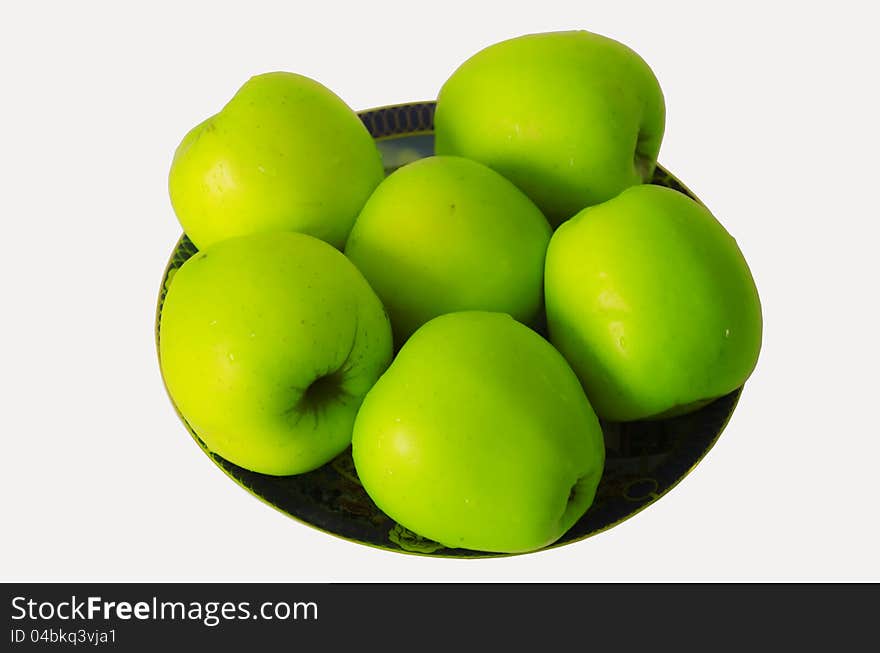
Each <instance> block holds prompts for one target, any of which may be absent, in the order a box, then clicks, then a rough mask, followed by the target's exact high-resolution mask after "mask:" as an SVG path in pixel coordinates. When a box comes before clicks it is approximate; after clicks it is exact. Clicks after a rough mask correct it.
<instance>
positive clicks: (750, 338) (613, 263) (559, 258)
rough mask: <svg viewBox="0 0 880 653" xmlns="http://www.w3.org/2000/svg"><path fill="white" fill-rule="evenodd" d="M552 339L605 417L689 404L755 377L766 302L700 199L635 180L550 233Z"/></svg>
mask: <svg viewBox="0 0 880 653" xmlns="http://www.w3.org/2000/svg"><path fill="white" fill-rule="evenodd" d="M545 293H546V302H547V323H548V327H549V331H550V339H551V341H552V342H553V344H554V345H556V347H557V348H558V349H559V351H561V352H562V353H563V355H564V356H565V357H566V359H567V360H568V362H569V363H571V366H572V367H573V368H574V370H575V372H577V374H578V376H579V377H580V379H581V382H582V383H583V386H584V389H585V390H586V392H587V396H588V397H589V398H590V402H591V403H592V404H593V406H594V408H595V409H596V412H597V413H598V414H599V416H600V417H602V418H604V419H607V420H614V421H625V420H635V419H641V418H649V417H664V416H672V415H676V414H681V413H685V412H688V411H690V410H693V409H695V408H697V407H699V406H701V405H703V404H705V403H707V402H708V401H711V400H712V399H714V398H717V397H719V396H721V395H724V394H726V393H728V392H730V391H732V390H734V389H736V388H737V387H739V386H740V385H742V384H743V382H744V381H745V380H746V379H747V378H748V377H749V375H750V374H751V372H752V370H753V369H754V367H755V364H756V363H757V360H758V352H759V350H760V348H761V326H762V321H761V305H760V302H759V300H758V291H757V290H756V288H755V282H754V280H753V279H752V275H751V272H750V271H749V267H748V265H747V264H746V261H745V259H744V258H743V255H742V253H741V252H740V250H739V247H738V246H737V244H736V241H735V240H734V239H733V237H731V236H730V234H728V233H727V231H725V229H724V227H722V226H721V224H720V223H719V222H718V221H717V220H716V219H715V218H714V217H713V216H712V214H711V213H709V211H708V210H707V209H706V208H705V207H704V206H703V205H701V204H698V203H697V202H695V201H693V200H691V199H690V198H688V197H687V196H685V195H683V194H681V193H679V192H677V191H674V190H671V189H668V188H663V187H660V186H635V187H633V188H630V189H628V190H626V191H624V192H623V193H621V194H620V195H619V196H618V197H616V198H614V199H613V200H610V201H608V202H605V203H604V204H600V205H598V206H594V207H590V208H587V209H585V210H583V211H582V212H581V213H579V214H578V215H577V216H575V217H574V218H572V219H571V220H569V221H568V222H566V223H565V224H563V225H562V226H561V227H560V228H559V229H558V230H557V231H556V233H555V234H554V235H553V239H552V240H551V241H550V247H549V250H548V252H547V268H546V276H545Z"/></svg>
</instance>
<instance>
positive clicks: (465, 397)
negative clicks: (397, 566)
mask: <svg viewBox="0 0 880 653" xmlns="http://www.w3.org/2000/svg"><path fill="white" fill-rule="evenodd" d="M352 454H353V457H354V463H355V467H356V468H357V473H358V476H359V477H360V480H361V482H362V483H363V486H364V488H365V489H366V491H367V493H368V494H369V495H370V497H371V498H372V499H373V500H374V501H375V502H376V504H377V505H378V506H379V508H381V509H382V510H383V511H384V512H385V513H387V514H388V515H390V516H391V517H392V518H393V519H395V520H396V521H398V522H399V523H400V524H402V525H403V526H405V527H406V528H408V529H410V530H412V531H415V532H416V533H418V534H420V535H422V536H424V537H427V538H430V539H433V540H436V541H438V542H440V543H441V544H443V545H445V546H447V547H462V548H467V549H476V550H480V551H491V552H503V553H516V552H524V551H531V550H534V549H538V548H541V547H543V546H546V545H548V544H551V543H552V542H554V541H555V540H557V539H558V538H559V537H560V536H561V535H562V534H563V533H565V532H566V531H567V530H568V529H569V528H570V527H571V526H572V525H573V524H574V523H575V522H576V521H577V520H578V519H579V518H580V517H581V516H582V515H583V514H584V513H585V512H586V510H587V508H589V506H590V505H591V503H592V502H593V498H594V496H595V492H596V488H597V486H598V484H599V479H600V477H601V475H602V470H603V467H604V461H605V448H604V442H603V438H602V431H601V429H600V427H599V422H598V420H597V419H596V415H595V413H594V412H593V409H592V408H591V407H590V402H589V401H588V400H587V398H586V396H585V395H584V391H583V389H582V388H581V386H580V383H579V381H578V379H577V377H576V376H575V374H574V372H572V370H571V368H570V367H569V365H568V363H566V362H565V359H563V358H562V356H561V355H560V354H559V352H557V351H556V350H555V349H554V348H553V347H552V346H551V345H550V343H548V342H547V341H546V340H544V339H543V338H542V337H541V336H539V335H538V334H537V333H535V332H534V331H532V330H531V329H529V328H528V327H526V326H523V325H522V324H521V323H519V322H517V321H515V320H514V319H513V318H511V317H510V316H509V315H506V314H503V313H489V312H481V311H468V312H461V313H451V314H447V315H443V316H441V317H437V318H435V319H433V320H431V321H430V322H428V323H427V324H425V325H424V326H422V327H421V328H420V329H419V330H418V331H416V333H415V334H413V336H412V337H411V338H410V339H409V340H408V341H407V343H406V344H405V345H404V346H403V348H402V349H401V351H400V353H398V355H397V357H396V358H395V359H394V362H393V363H392V364H391V367H389V368H388V371H387V372H385V374H383V375H382V377H381V378H380V379H379V381H378V382H377V383H376V385H375V386H374V387H373V389H372V390H370V392H369V393H367V396H366V398H365V399H364V402H363V404H362V406H361V409H360V411H359V412H358V416H357V420H356V422H355V427H354V436H353V438H352Z"/></svg>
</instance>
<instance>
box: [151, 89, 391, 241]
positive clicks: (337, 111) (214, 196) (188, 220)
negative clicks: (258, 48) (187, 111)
mask: <svg viewBox="0 0 880 653" xmlns="http://www.w3.org/2000/svg"><path fill="white" fill-rule="evenodd" d="M383 176H384V169H383V167H382V158H381V155H380V154H379V150H378V149H377V148H376V144H375V142H374V141H373V139H372V137H371V136H370V134H369V132H367V129H366V127H364V125H363V123H361V120H360V118H358V116H357V114H355V113H354V111H352V110H351V109H350V108H349V107H348V106H347V105H346V104H345V103H344V102H343V101H342V100H341V99H340V98H339V97H337V96H336V95H334V94H333V93H332V92H331V91H330V90H329V89H327V88H326V87H324V86H322V85H321V84H319V83H318V82H316V81H314V80H311V79H309V78H308V77H303V76H302V75H297V74H294V73H286V72H275V73H266V74H263V75H257V76H255V77H252V78H251V79H250V80H248V81H247V82H246V83H245V84H244V85H243V86H242V87H241V88H240V89H239V91H238V92H237V93H236V94H235V96H234V97H233V98H232V100H230V102H229V103H228V104H227V105H226V106H225V107H224V108H223V110H222V111H220V113H218V114H216V115H214V116H212V117H210V118H208V119H207V120H205V121H204V122H202V123H201V124H199V125H197V126H196V127H195V128H193V129H192V130H191V131H190V132H189V133H188V134H187V135H186V136H185V137H184V139H183V141H182V142H181V143H180V146H179V147H178V148H177V151H176V152H175V154H174V160H173V162H172V164H171V172H170V175H169V178H168V188H169V193H170V195H171V203H172V205H173V206H174V210H175V212H176V213H177V217H178V219H179V220H180V224H181V225H182V226H183V229H184V231H185V232H186V234H187V235H188V236H189V238H190V240H192V241H193V242H194V243H195V244H196V246H197V247H198V248H199V249H204V248H206V247H208V246H209V245H211V244H213V243H215V242H218V241H220V240H223V239H225V238H232V237H234V236H243V235H247V234H251V233H260V232H269V231H298V232H302V233H306V234H310V235H312V236H315V237H317V238H320V239H322V240H325V241H327V242H328V243H330V244H331V245H333V246H335V247H337V248H340V249H341V248H342V246H343V245H344V244H345V238H346V237H347V236H348V232H349V230H350V229H351V226H352V225H353V224H354V220H355V218H356V217H357V214H358V211H360V209H361V207H362V206H363V204H364V202H365V201H366V200H367V197H369V195H370V193H371V192H372V191H373V189H374V188H375V187H376V185H377V184H378V183H379V182H380V181H381V180H382V178H383Z"/></svg>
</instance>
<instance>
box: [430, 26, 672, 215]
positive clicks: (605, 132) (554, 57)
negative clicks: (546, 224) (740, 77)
mask: <svg viewBox="0 0 880 653" xmlns="http://www.w3.org/2000/svg"><path fill="white" fill-rule="evenodd" d="M665 116H666V112H665V105H664V102H663V94H662V92H661V90H660V85H659V84H658V82H657V79H656V77H655V76H654V74H653V72H652V71H651V69H650V68H649V67H648V65H647V64H646V63H645V62H644V60H642V59H641V57H639V56H638V55H637V54H636V53H635V52H633V51H632V50H630V49H629V48H627V47H626V46H625V45H622V44H621V43H618V42H617V41H614V40H612V39H609V38H606V37H603V36H599V35H598V34H592V33H590V32H585V31H574V32H551V33H546V34H532V35H528V36H522V37H519V38H515V39H511V40H508V41H503V42H501V43H497V44H495V45H492V46H490V47H488V48H486V49H485V50H482V51H481V52H478V53H477V54H476V55H474V56H473V57H471V58H470V59H468V60H467V61H466V62H465V63H464V64H462V65H461V67H460V68H459V69H458V70H456V71H455V73H454V74H453V75H452V77H450V78H449V80H448V81H447V82H446V83H445V84H444V85H443V88H442V89H441V90H440V95H439V98H438V101H437V112H436V115H435V118H434V123H435V131H436V151H437V154H457V155H460V156H465V157H468V158H470V159H475V160H477V161H481V162H482V163H485V164H486V165H488V166H489V167H490V168H493V169H494V170H497V171H498V172H500V173H501V174H503V175H504V176H505V177H507V178H508V179H510V180H511V181H513V182H514V183H515V184H516V185H517V186H519V187H520V188H521V189H522V190H524V191H525V192H526V193H527V194H528V196H529V197H531V198H532V200H534V201H535V203H536V204H537V205H538V206H539V207H540V208H541V210H542V211H543V212H544V214H545V215H546V216H547V218H548V219H549V220H550V222H551V223H553V224H554V225H557V224H559V223H560V222H562V221H564V220H566V219H568V218H570V217H571V216H572V215H574V214H575V213H577V212H578V211H580V210H581V209H582V208H584V207H586V206H590V205H592V204H597V203H599V202H603V201H605V200H608V199H611V198H612V197H614V196H615V195H617V194H618V193H620V191H622V190H623V189H625V188H627V187H629V186H633V185H635V184H641V183H643V182H647V181H649V180H650V179H651V176H652V175H653V172H654V167H655V165H656V161H657V153H658V152H659V150H660V141H661V140H662V138H663V129H664V125H665Z"/></svg>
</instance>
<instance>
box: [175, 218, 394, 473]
mask: <svg viewBox="0 0 880 653" xmlns="http://www.w3.org/2000/svg"><path fill="white" fill-rule="evenodd" d="M391 346H392V341H391V327H390V325H389V323H388V318H387V316H386V314H385V311H384V309H383V307H382V304H381V302H380V301H379V299H378V298H377V297H376V295H375V293H373V291H372V290H371V289H370V286H369V284H368V283H367V282H366V280H364V278H363V276H362V275H361V273H360V272H358V270H357V268H355V267H354V265H353V264H352V263H351V262H350V261H349V260H348V259H346V258H345V256H343V254H342V253H341V252H339V251H338V250H336V249H334V248H333V247H331V246H330V245H328V244H327V243H324V242H323V241H320V240H318V239H317V238H313V237H312V236H307V235H304V234H298V233H293V232H279V233H267V234H254V235H250V236H240V237H238V238H232V239H228V240H224V241H221V242H219V243H216V244H214V245H212V246H211V247H208V248H206V249H205V250H203V251H201V252H198V253H197V254H195V255H194V256H193V257H192V258H191V259H189V260H188V261H187V262H186V263H184V264H183V266H182V267H181V268H180V269H179V270H178V271H177V273H176V274H175V275H174V277H173V278H172V280H171V283H170V286H169V288H168V292H167V295H166V297H165V302H164V304H163V306H162V313H161V317H160V327H159V357H160V364H161V369H162V375H163V377H164V380H165V384H166V386H167V388H168V392H169V394H170V396H171V398H172V400H173V401H174V404H175V405H176V407H177V409H178V410H179V411H180V413H181V415H182V416H183V417H184V418H185V419H186V421H187V422H188V423H189V425H190V426H191V427H192V429H193V430H194V431H195V433H196V434H197V435H198V436H199V437H200V438H201V439H202V441H203V442H204V443H205V445H206V446H207V448H208V449H209V450H211V451H212V452H214V453H217V454H219V455H220V456H222V457H223V458H225V459H227V460H229V461H231V462H233V463H235V464H236V465H239V466H240V467H244V468H245V469H249V470H252V471H255V472H261V473H263V474H271V475H277V476H285V475H290V474H298V473H301V472H307V471H309V470H312V469H315V468H316V467H319V466H320V465H323V464H324V463H326V462H328V461H329V460H331V459H332V458H333V457H334V456H336V455H337V454H339V453H340V452H341V451H343V450H344V449H345V448H346V447H347V446H348V445H349V443H350V441H351V432H352V425H353V423H354V419H355V415H356V413H357V410H358V407H359V406H360V403H361V400H362V399H363V397H364V395H366V393H367V390H369V389H370V387H372V385H373V383H374V382H375V381H376V379H377V378H379V375H380V374H381V373H382V372H383V371H384V370H385V368H386V367H387V365H388V363H389V362H390V360H391Z"/></svg>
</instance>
